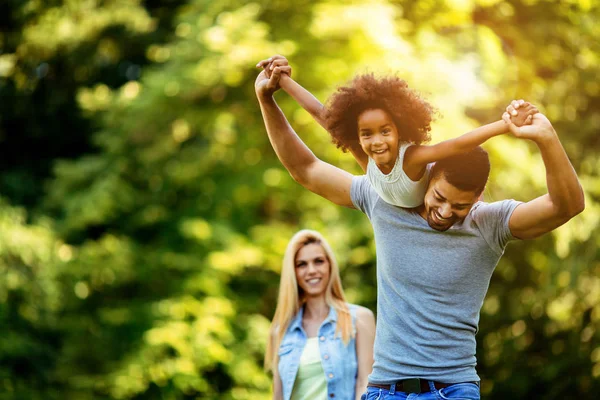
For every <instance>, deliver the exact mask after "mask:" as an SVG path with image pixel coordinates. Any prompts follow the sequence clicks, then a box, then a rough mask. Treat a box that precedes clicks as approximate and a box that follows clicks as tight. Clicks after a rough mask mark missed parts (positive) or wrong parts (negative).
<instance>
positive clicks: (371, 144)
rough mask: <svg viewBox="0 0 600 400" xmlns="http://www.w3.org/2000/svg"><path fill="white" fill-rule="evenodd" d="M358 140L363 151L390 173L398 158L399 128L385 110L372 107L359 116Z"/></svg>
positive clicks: (383, 170)
mask: <svg viewBox="0 0 600 400" xmlns="http://www.w3.org/2000/svg"><path fill="white" fill-rule="evenodd" d="M358 140H359V142H360V147H362V149H363V151H364V152H365V153H366V154H367V155H368V156H369V157H370V158H372V159H373V160H374V161H375V163H376V164H377V166H378V167H379V168H380V169H381V170H382V172H384V173H389V172H390V171H391V170H392V168H393V167H394V164H395V163H396V159H397V158H398V146H399V143H398V142H399V140H398V129H397V128H396V125H395V124H394V121H393V120H392V117H390V115H389V114H388V113H387V112H385V111H384V110H382V109H380V108H377V109H370V110H365V111H363V112H362V113H361V114H360V115H359V116H358Z"/></svg>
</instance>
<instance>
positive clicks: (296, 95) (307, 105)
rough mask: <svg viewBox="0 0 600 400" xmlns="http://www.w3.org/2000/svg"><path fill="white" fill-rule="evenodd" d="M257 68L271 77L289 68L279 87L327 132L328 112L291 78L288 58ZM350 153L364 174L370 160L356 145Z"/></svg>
mask: <svg viewBox="0 0 600 400" xmlns="http://www.w3.org/2000/svg"><path fill="white" fill-rule="evenodd" d="M257 67H263V68H265V70H267V74H268V75H270V73H271V71H273V70H274V69H275V68H276V67H287V68H288V69H287V70H286V71H285V72H286V73H284V74H281V79H280V80H279V85H280V86H281V88H282V89H283V90H285V91H286V92H287V93H288V94H289V95H290V96H292V98H293V99H294V100H296V101H297V102H298V104H300V106H301V107H302V108H304V109H305V110H306V111H308V113H309V114H310V115H311V116H312V117H313V118H314V120H315V121H317V122H318V123H319V125H321V126H322V127H323V128H325V130H327V124H326V121H325V115H326V110H325V106H324V105H323V104H322V103H321V102H320V101H319V99H317V98H316V97H315V96H313V94H312V93H311V92H309V91H308V90H306V89H305V88H304V87H302V86H301V85H300V84H299V83H298V82H296V81H295V80H293V79H292V78H291V68H290V67H289V63H288V60H287V58H285V57H283V56H280V55H276V56H273V57H271V58H269V59H266V60H262V61H261V62H259V63H258V64H257ZM350 153H352V155H353V156H354V159H355V160H356V162H357V163H358V164H359V165H360V167H361V168H362V170H363V171H364V172H366V171H367V164H368V162H369V159H368V157H367V155H366V154H365V152H364V151H363V149H362V148H361V147H360V145H358V144H357V145H355V146H352V147H351V148H350Z"/></svg>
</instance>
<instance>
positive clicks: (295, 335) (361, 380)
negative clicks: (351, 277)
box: [265, 230, 375, 400]
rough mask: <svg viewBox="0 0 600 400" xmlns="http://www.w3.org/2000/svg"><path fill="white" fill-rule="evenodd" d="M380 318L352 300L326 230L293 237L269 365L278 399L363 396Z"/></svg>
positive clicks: (285, 261)
mask: <svg viewBox="0 0 600 400" xmlns="http://www.w3.org/2000/svg"><path fill="white" fill-rule="evenodd" d="M374 339H375V317H374V316H373V313H372V312H371V311H370V310H368V309H366V308H364V307H361V306H357V305H354V304H349V303H346V300H345V297H344V289H343V288H342V282H341V279H340V274H339V268H338V265H337V262H336V260H335V257H334V254H333V251H332V250H331V247H330V246H329V244H328V243H327V241H326V240H325V239H324V238H323V236H321V234H320V233H318V232H316V231H310V230H302V231H300V232H298V233H296V234H295V235H294V237H293V238H292V239H291V240H290V242H289V244H288V246H287V249H286V252H285V256H284V258H283V266H282V269H281V283H280V285H279V297H278V300H277V308H276V310H275V316H274V317H273V323H272V325H271V340H269V341H268V343H267V352H266V355H265V367H266V368H267V369H270V370H272V371H273V399H274V400H315V399H329V398H336V399H341V400H357V399H359V398H360V396H361V394H362V393H364V392H365V390H366V387H367V377H368V375H369V374H370V373H371V369H372V366H373V341H374Z"/></svg>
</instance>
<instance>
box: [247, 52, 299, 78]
mask: <svg viewBox="0 0 600 400" xmlns="http://www.w3.org/2000/svg"><path fill="white" fill-rule="evenodd" d="M256 67H257V68H264V70H265V71H267V76H270V75H271V72H272V71H273V70H274V69H275V68H276V67H284V68H283V69H282V71H281V72H283V73H285V74H287V75H288V76H290V77H291V76H292V67H290V64H289V62H288V60H287V58H285V57H284V56H282V55H279V54H276V55H274V56H272V57H269V58H267V59H266V60H262V61H260V62H259V63H258V64H256Z"/></svg>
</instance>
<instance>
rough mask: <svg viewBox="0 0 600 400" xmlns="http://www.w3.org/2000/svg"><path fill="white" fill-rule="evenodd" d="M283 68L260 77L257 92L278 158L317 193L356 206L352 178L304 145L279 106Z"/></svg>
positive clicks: (261, 74) (335, 201) (292, 173)
mask: <svg viewBox="0 0 600 400" xmlns="http://www.w3.org/2000/svg"><path fill="white" fill-rule="evenodd" d="M281 74H282V69H281V67H276V68H275V69H274V70H273V71H272V73H271V77H270V78H268V77H267V75H266V73H265V71H264V70H263V71H262V72H261V73H260V74H259V75H258V77H257V78H256V83H255V90H256V95H257V97H258V101H259V103H260V109H261V112H262V115H263V120H264V121H265V127H266V128H267V134H268V135H269V140H270V142H271V145H272V146H273V149H274V150H275V153H276V154H277V157H278V158H279V160H280V161H281V163H282V164H283V166H284V167H285V168H286V169H287V170H288V172H289V173H290V175H291V176H292V177H293V178H294V180H295V181H296V182H298V183H300V184H301V185H302V186H304V187H305V188H307V189H308V190H310V191H311V192H313V193H316V194H318V195H320V196H322V197H324V198H326V199H327V200H330V201H332V202H334V203H335V204H339V205H342V206H346V207H351V208H352V207H354V206H353V204H352V200H351V198H350V187H351V185H352V175H351V174H350V173H348V172H346V171H343V170H341V169H339V168H337V167H334V166H333V165H330V164H327V163H325V162H323V161H321V160H319V159H318V158H317V157H316V156H315V155H314V154H313V152H312V151H310V149H309V148H308V147H307V146H306V144H304V142H302V140H301V139H300V137H298V135H297V134H296V132H294V130H293V129H292V127H291V126H290V124H289V123H288V121H287V119H286V118H285V115H283V112H282V111H281V109H280V108H279V106H277V103H276V102H275V99H274V98H273V93H275V91H276V90H277V88H278V82H279V78H280V76H281Z"/></svg>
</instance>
